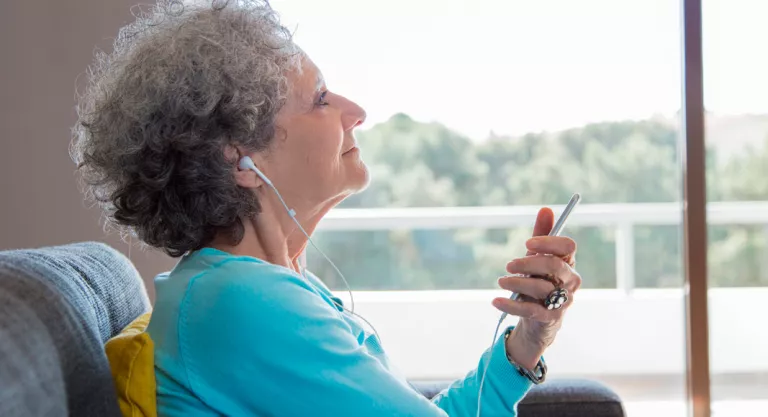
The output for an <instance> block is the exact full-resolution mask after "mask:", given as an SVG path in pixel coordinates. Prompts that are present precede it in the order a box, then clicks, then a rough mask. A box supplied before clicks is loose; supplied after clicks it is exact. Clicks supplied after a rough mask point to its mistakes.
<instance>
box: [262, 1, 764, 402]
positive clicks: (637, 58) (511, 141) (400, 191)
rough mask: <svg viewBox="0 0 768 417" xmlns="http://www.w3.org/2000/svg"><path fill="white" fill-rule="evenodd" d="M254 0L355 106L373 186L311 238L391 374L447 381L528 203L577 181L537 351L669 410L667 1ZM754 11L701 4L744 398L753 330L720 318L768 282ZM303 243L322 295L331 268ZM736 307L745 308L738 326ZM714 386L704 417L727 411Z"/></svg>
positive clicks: (672, 220) (719, 236)
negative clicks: (271, 9)
mask: <svg viewBox="0 0 768 417" xmlns="http://www.w3.org/2000/svg"><path fill="white" fill-rule="evenodd" d="M273 4H274V6H275V7H276V9H277V10H278V11H280V12H281V14H282V16H283V19H284V21H285V22H286V23H288V24H289V25H290V26H291V27H292V28H294V29H295V30H296V32H295V33H296V40H297V42H298V43H299V44H300V45H301V46H302V47H303V48H304V49H305V50H306V51H307V52H308V54H309V55H310V56H311V57H312V59H313V60H314V61H315V62H316V63H317V64H318V66H319V68H321V70H322V71H323V72H324V74H325V77H326V80H327V82H328V85H329V88H330V89H332V90H335V91H337V92H339V93H341V94H344V95H346V96H348V97H349V98H351V99H353V100H355V101H357V102H358V103H360V104H361V105H362V106H363V107H364V108H366V110H367V111H368V115H369V118H368V121H367V122H366V124H365V125H364V126H363V127H362V128H361V129H360V130H359V131H358V132H357V137H358V140H359V142H360V147H361V149H362V154H363V158H364V160H365V161H366V162H367V163H368V165H369V167H370V169H371V172H372V177H373V181H372V183H371V186H370V187H369V189H368V190H367V191H365V192H364V193H362V194H359V195H356V196H353V197H352V198H350V199H348V200H347V201H345V202H344V203H343V204H342V205H341V206H340V207H339V208H338V209H336V210H334V211H333V212H332V213H330V214H329V215H328V216H327V218H326V219H325V220H324V221H323V223H321V226H320V228H319V231H318V232H317V233H316V234H315V240H316V242H317V243H318V245H319V246H321V247H322V249H323V250H324V251H325V252H326V254H327V255H328V256H329V257H330V258H331V259H333V260H334V262H335V263H336V265H337V266H338V267H339V268H340V269H341V271H343V272H344V274H345V276H346V278H347V281H349V284H350V285H351V287H352V289H353V290H355V301H356V303H357V305H358V307H359V311H360V312H361V313H362V314H364V315H365V316H366V318H368V319H369V320H370V321H371V322H372V323H373V324H374V325H375V326H376V327H377V329H378V330H379V333H381V335H382V338H383V342H384V344H385V345H386V347H387V349H388V351H389V352H390V354H391V356H392V357H393V359H394V361H395V363H397V364H398V365H399V366H400V367H401V368H402V369H403V371H404V373H405V374H406V375H408V376H409V377H411V378H416V379H419V378H421V379H434V378H453V377H458V376H459V375H462V374H463V373H464V372H466V370H468V369H469V368H471V367H473V366H474V365H475V361H476V360H477V358H478V357H479V354H480V352H481V351H482V350H484V349H485V348H486V347H487V344H488V342H489V340H488V339H489V338H490V335H492V333H493V328H494V324H495V318H497V317H498V315H497V314H496V312H495V310H493V309H492V308H491V307H490V300H491V299H492V297H494V296H497V295H500V294H503V292H500V291H498V290H497V289H496V288H497V287H496V278H497V277H498V276H499V275H501V274H503V273H504V265H505V264H506V262H507V261H508V260H510V259H512V258H514V257H518V256H521V255H523V254H524V249H523V243H524V241H525V239H526V238H527V237H528V236H529V235H530V233H531V228H532V223H533V220H534V215H535V212H536V210H537V209H538V208H539V207H541V206H542V205H548V206H555V207H560V206H561V205H562V204H564V203H566V202H567V201H568V198H569V197H570V195H571V194H572V193H573V192H576V191H578V192H580V193H582V195H583V197H584V200H583V202H582V205H581V206H580V207H579V209H577V211H576V213H575V214H574V216H572V217H571V220H570V222H569V225H568V226H567V227H566V229H565V232H564V234H566V235H570V236H572V237H574V238H575V239H576V240H577V241H578V242H579V245H580V246H579V254H578V269H579V270H580V272H581V273H582V275H583V276H584V289H583V290H582V291H581V295H580V297H579V303H578V304H577V305H576V306H574V308H573V310H572V311H571V313H570V317H569V319H568V322H567V325H566V326H565V327H564V329H563V330H562V332H561V334H560V336H559V339H558V342H557V343H556V344H555V345H554V346H553V347H552V348H551V349H550V351H549V353H548V362H549V363H550V374H551V376H552V377H553V378H557V377H586V378H593V379H598V380H601V381H604V382H606V383H608V384H609V385H610V386H611V387H612V388H614V389H615V390H616V391H618V392H619V394H620V395H621V396H622V397H623V398H624V399H625V400H626V401H627V411H628V412H629V415H630V416H640V415H646V414H650V413H654V412H661V411H662V410H663V411H664V412H665V413H667V414H669V412H670V410H672V413H675V414H680V415H682V414H683V413H685V322H684V316H683V314H684V309H683V302H684V298H683V297H684V293H683V288H682V287H683V282H684V280H683V271H684V266H683V265H682V263H681V262H682V254H681V243H680V242H681V234H682V227H681V220H682V214H681V213H682V203H681V200H682V193H681V190H682V187H681V183H682V177H681V166H680V163H679V160H680V159H679V158H680V149H679V141H680V108H681V82H680V74H681V50H680V38H681V33H680V20H681V11H680V3H679V2H675V1H667V0H624V1H618V2H617V1H612V0H579V1H572V0H544V1H536V2H532V1H522V0H515V1H500V0H472V1H470V0H452V1H444V0H443V1H438V0H417V1H405V0H391V1H356V0H326V1H323V2H316V1H311V0H280V1H275V2H273ZM766 7H767V6H765V5H763V4H762V1H761V0H752V1H750V0H739V1H735V2H727V3H726V2H723V1H715V0H707V1H705V21H704V42H705V51H704V54H705V75H706V79H705V98H706V106H707V110H708V111H709V113H708V115H707V117H708V118H707V134H708V145H709V147H708V169H709V171H708V173H707V175H708V187H709V188H708V195H709V197H710V201H711V202H712V203H711V204H710V212H711V214H710V217H709V220H710V223H711V225H712V226H711V229H710V239H711V240H710V249H711V250H710V254H709V261H710V286H711V287H712V288H713V290H712V292H711V294H710V295H711V297H714V298H713V301H712V304H711V305H710V308H711V309H713V314H712V315H711V316H710V318H711V326H712V327H711V332H712V333H711V340H712V341H713V342H712V355H713V366H712V372H713V383H714V384H715V385H714V389H713V393H714V394H715V397H716V398H721V399H723V400H731V399H734V398H736V399H744V398H746V397H744V396H739V395H736V396H734V395H731V394H729V393H734V392H741V391H740V388H739V387H744V386H746V385H744V384H748V382H749V381H752V383H753V385H755V383H754V381H759V382H760V383H761V384H763V385H759V384H757V385H755V386H754V389H753V390H752V391H750V392H755V393H757V392H758V391H760V390H762V392H763V393H764V392H768V390H766V389H764V387H765V386H766V385H765V384H766V381H768V377H766V375H768V362H766V361H765V360H764V359H765V355H762V358H760V357H758V356H760V355H758V354H757V352H758V350H754V351H750V352H752V353H750V355H752V356H749V358H750V361H749V364H746V363H744V361H740V360H739V358H743V357H744V356H743V347H741V346H740V342H736V341H735V340H742V339H743V337H746V335H747V334H751V333H747V330H745V329H742V327H738V329H739V330H736V328H735V327H734V328H731V327H729V326H728V325H727V321H728V319H729V317H731V315H732V314H734V313H733V310H732V309H731V308H735V306H736V305H738V302H739V301H738V300H743V299H744V298H743V297H751V296H755V297H757V298H759V299H762V298H765V295H768V293H763V292H761V291H762V290H763V289H764V288H759V289H755V287H765V286H766V284H768V257H767V256H765V255H763V254H764V253H765V250H766V248H767V247H768V232H767V231H766V230H768V228H766V225H768V214H766V213H768V202H765V203H763V202H761V201H766V200H768V182H766V181H764V180H763V178H765V177H767V176H768V168H766V167H768V146H765V145H766V144H768V104H766V103H768V102H767V101H766V98H768V83H766V81H765V76H764V74H768V71H767V70H768V60H766V59H765V58H763V56H762V55H761V54H760V53H758V51H760V50H762V49H764V48H762V43H763V42H762V41H763V40H765V39H768V32H766V29H765V25H761V24H760V20H761V19H763V20H764V17H765V16H766V15H768V9H766ZM735 45H738V46H735ZM761 75H762V76H761ZM556 211H557V210H556ZM308 256H309V265H310V267H311V269H312V270H313V271H314V272H316V273H317V274H318V275H319V276H320V277H322V278H323V279H324V280H325V281H326V282H327V283H328V284H329V285H330V286H331V287H332V288H334V289H335V290H338V291H339V293H340V294H341V293H342V291H343V289H344V285H343V283H342V281H341V280H340V279H339V278H338V277H337V276H336V274H335V271H334V270H333V269H332V267H330V265H327V264H326V263H325V261H324V259H323V258H322V257H321V256H320V255H318V254H317V253H315V252H313V251H309V253H308ZM747 288H749V291H753V290H754V291H757V292H756V293H752V292H744V291H745V289H747ZM748 294H752V295H748ZM750 308H756V309H757V308H759V303H757V304H756V305H755V306H754V307H750ZM751 317H753V318H752V320H753V321H752V322H749V323H746V322H744V323H745V326H748V327H751V328H757V327H758V326H759V325H760V324H761V323H758V322H756V321H755V320H757V319H756V317H758V316H757V315H752V316H751ZM508 320H511V319H508ZM739 332H741V333H739ZM738 334H741V336H738ZM457 335H460V338H461V341H462V342H461V343H456V338H457ZM750 337H751V336H750ZM754 337H755V338H756V342H755V346H763V348H761V349H762V350H760V351H761V352H764V351H765V348H764V347H765V346H768V341H766V340H764V339H763V336H761V335H757V336H754ZM726 338H727V339H728V340H729V341H728V342H725V339H726ZM721 339H722V340H721ZM436 346H450V349H448V350H445V351H442V350H441V351H439V352H440V353H436V349H435V347H436ZM755 349H757V347H755ZM718 375H722V378H720V377H719V376H718ZM734 377H737V378H736V380H734ZM719 378H720V379H719ZM739 378H741V379H739ZM721 380H722V381H723V382H722V386H723V387H727V388H722V390H720V388H718V385H717V383H718V381H721ZM734 381H736V382H734ZM739 384H742V385H739ZM760 387H763V388H760ZM726 392H727V393H726ZM721 394H722V395H721ZM718 395H719V396H718ZM760 395H762V398H763V399H764V398H765V395H764V394H754V395H752V396H751V397H749V396H747V397H748V398H751V399H755V398H757V397H760ZM723 404H725V405H722V406H719V407H720V408H718V404H715V408H714V409H715V410H717V411H718V413H719V415H725V414H723V413H729V412H731V411H733V410H737V411H734V412H735V414H733V415H745V414H743V411H744V410H743V409H738V408H725V407H731V405H732V404H731V403H723ZM762 409H764V407H763V408H762ZM740 413H741V414H740ZM728 415H730V414H728Z"/></svg>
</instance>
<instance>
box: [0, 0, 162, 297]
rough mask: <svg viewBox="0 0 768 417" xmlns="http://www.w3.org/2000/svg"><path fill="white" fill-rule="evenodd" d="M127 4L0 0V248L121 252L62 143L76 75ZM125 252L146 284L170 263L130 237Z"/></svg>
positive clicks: (120, 20)
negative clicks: (86, 197) (99, 245)
mask: <svg viewBox="0 0 768 417" xmlns="http://www.w3.org/2000/svg"><path fill="white" fill-rule="evenodd" d="M134 3H138V1H137V0H76V1H53V0H48V1H13V0H2V1H0V94H2V96H0V97H1V99H0V140H1V142H0V249H9V248H24V247H36V246H42V245H55V244H62V243H67V242H73V241H82V240H98V241H104V242H107V243H109V244H111V245H112V246H113V247H115V248H117V249H118V250H120V251H122V252H123V253H126V254H128V245H127V244H126V243H124V242H122V241H121V240H120V238H119V237H118V236H117V235H116V234H115V233H112V234H110V235H107V234H105V233H104V231H103V228H102V225H101V224H100V223H99V214H100V213H99V211H98V209H97V208H92V209H88V208H87V207H86V205H85V204H84V202H83V198H82V196H81V194H80V192H79V190H78V187H77V183H76V180H75V176H74V163H73V162H72V160H71V159H70V158H69V154H68V146H69V142H70V137H71V136H70V130H69V129H70V127H71V126H72V125H73V124H74V121H75V112H74V93H75V83H76V80H77V79H78V76H79V77H80V80H78V81H79V83H80V85H82V78H83V77H82V74H83V72H84V70H85V68H86V67H87V65H88V64H89V63H90V60H91V57H92V56H93V51H94V48H95V47H96V46H99V47H100V48H105V49H108V48H110V46H111V40H110V39H111V38H112V37H114V36H115V34H116V31H117V29H118V28H119V27H120V26H121V25H123V24H125V23H127V22H128V21H129V20H130V19H131V13H130V10H129V8H130V6H131V5H132V4H134ZM131 259H132V260H133V261H134V263H135V264H136V266H137V268H138V269H139V272H141V274H142V276H143V277H144V279H145V281H146V282H147V283H148V284H149V283H151V280H152V278H153V276H154V275H155V274H157V273H158V272H160V271H163V270H167V269H169V268H171V267H172V266H173V265H174V263H175V261H174V260H172V259H170V258H168V257H166V256H164V255H162V254H160V253H157V252H154V251H151V250H148V249H147V250H141V249H140V248H139V247H137V246H134V247H133V249H132V250H131ZM147 289H148V290H149V291H150V295H153V289H152V286H151V285H148V288H147Z"/></svg>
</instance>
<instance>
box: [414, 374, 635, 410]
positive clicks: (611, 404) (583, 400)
mask: <svg viewBox="0 0 768 417" xmlns="http://www.w3.org/2000/svg"><path fill="white" fill-rule="evenodd" d="M450 383H451V382H450V381H411V384H412V385H413V387H414V388H416V389H417V390H418V391H419V392H420V393H421V394H422V395H424V396H425V397H427V398H432V397H434V396H435V395H436V394H437V393H438V392H440V391H442V390H443V389H445V388H446V387H447V386H448V385H449V384H450ZM517 410H518V416H519V417H550V416H551V417H555V416H556V417H625V412H624V406H623V404H622V403H621V399H620V398H619V396H618V395H617V394H616V393H615V392H613V391H612V390H611V389H610V388H608V387H606V386H605V385H603V384H601V383H598V382H595V381H590V380H585V379H553V380H550V381H547V382H545V383H544V384H541V385H537V386H534V387H533V388H532V389H531V391H530V392H529V393H528V395H527V396H526V397H525V398H524V399H523V401H522V402H520V404H519V405H518V408H517Z"/></svg>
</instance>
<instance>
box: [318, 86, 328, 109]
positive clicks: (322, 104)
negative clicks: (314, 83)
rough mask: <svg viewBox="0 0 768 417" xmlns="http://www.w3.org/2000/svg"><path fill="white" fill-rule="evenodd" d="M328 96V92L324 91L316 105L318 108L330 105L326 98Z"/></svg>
mask: <svg viewBox="0 0 768 417" xmlns="http://www.w3.org/2000/svg"><path fill="white" fill-rule="evenodd" d="M327 94H328V91H327V90H326V91H323V92H322V93H320V97H318V99H317V103H316V104H317V105H318V106H327V105H328V102H327V101H325V96H326V95H327Z"/></svg>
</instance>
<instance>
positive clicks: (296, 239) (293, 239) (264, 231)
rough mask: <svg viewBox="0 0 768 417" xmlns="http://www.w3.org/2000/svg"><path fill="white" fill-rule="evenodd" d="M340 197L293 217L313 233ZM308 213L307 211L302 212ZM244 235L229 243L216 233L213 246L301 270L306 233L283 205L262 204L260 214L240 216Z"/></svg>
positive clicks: (308, 232) (308, 233)
mask: <svg viewBox="0 0 768 417" xmlns="http://www.w3.org/2000/svg"><path fill="white" fill-rule="evenodd" d="M340 201H341V199H334V200H332V201H328V202H327V203H326V204H323V205H321V206H319V207H317V208H315V209H306V208H305V209H303V210H301V211H299V212H298V214H297V216H296V220H297V221H298V222H299V223H300V224H301V226H302V227H303V228H304V231H306V233H307V235H310V236H311V235H312V233H313V232H314V231H315V228H316V227H317V224H318V223H319V222H320V220H321V219H322V218H323V216H325V214H326V213H328V211H329V210H330V209H331V208H333V207H334V206H335V205H336V204H338V203H339V202H340ZM303 213H307V214H303ZM243 228H244V231H243V238H242V239H241V240H240V242H239V243H237V244H234V245H233V244H232V243H231V242H229V241H228V240H227V239H226V238H225V237H223V236H219V237H217V239H215V240H214V242H213V243H212V244H211V246H212V247H214V248H216V249H219V250H222V251H224V252H227V253H231V254H234V255H243V256H252V257H254V258H258V259H262V260H264V261H266V262H269V263H272V264H275V265H281V266H284V267H286V268H290V269H292V270H294V271H297V272H301V267H300V265H299V257H300V255H301V254H302V252H303V251H304V249H305V248H306V246H307V243H308V242H307V236H306V235H304V233H303V232H302V231H301V230H299V228H298V226H297V225H296V223H295V222H294V221H293V219H291V217H290V216H289V215H288V213H287V212H286V211H285V209H284V207H282V205H280V206H277V205H274V204H263V205H262V210H261V212H260V213H259V214H257V215H256V216H254V217H253V218H251V219H243Z"/></svg>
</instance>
